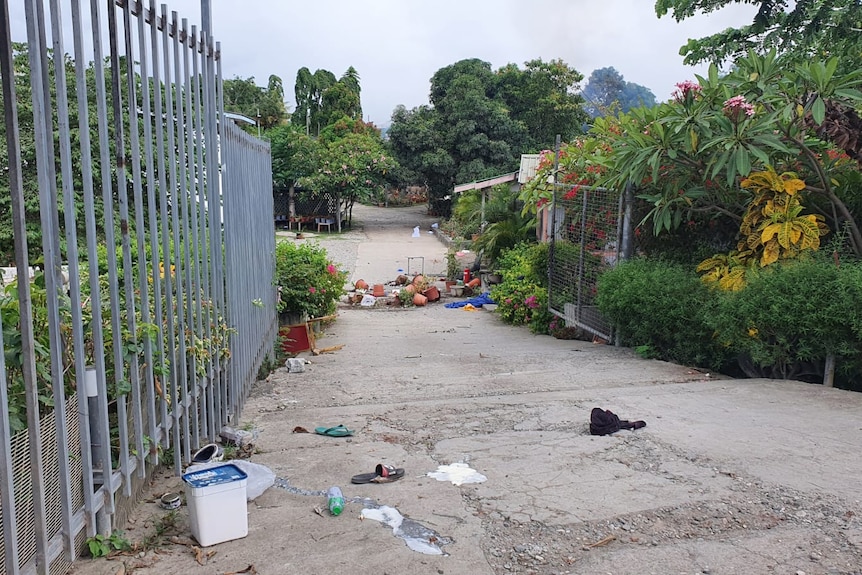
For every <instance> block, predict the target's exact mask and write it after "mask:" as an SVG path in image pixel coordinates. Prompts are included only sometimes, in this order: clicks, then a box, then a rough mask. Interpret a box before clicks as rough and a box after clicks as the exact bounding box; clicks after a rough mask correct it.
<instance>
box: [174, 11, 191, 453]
mask: <svg viewBox="0 0 862 575" xmlns="http://www.w3.org/2000/svg"><path fill="white" fill-rule="evenodd" d="M171 29H172V30H173V32H174V33H173V45H174V50H173V54H174V98H175V99H176V102H175V105H176V110H175V117H176V120H175V122H174V124H175V126H176V144H175V146H176V154H177V156H176V157H177V163H178V168H179V170H178V172H179V173H178V176H177V177H178V179H177V180H175V183H176V185H173V186H171V198H172V199H173V202H172V205H171V223H172V227H173V232H174V236H173V237H174V259H175V261H176V276H175V284H176V290H177V291H176V294H177V308H176V309H177V316H176V321H177V341H178V342H179V350H178V351H177V362H178V363H179V381H178V385H179V388H180V394H181V395H180V397H178V398H177V402H176V406H177V407H178V408H181V409H180V412H181V414H182V420H181V423H182V436H183V440H184V441H183V455H184V456H185V461H191V458H192V455H191V446H190V444H189V385H188V383H189V380H188V354H187V352H186V315H185V310H186V308H187V307H188V300H187V294H186V286H185V285H184V276H185V266H186V265H187V261H186V258H187V256H188V251H187V250H186V249H185V248H186V243H185V242H184V241H183V238H182V237H181V236H182V228H181V225H182V224H181V223H180V216H181V214H185V212H186V208H184V207H183V204H184V203H185V201H186V190H187V186H186V154H185V149H184V147H185V118H184V116H183V79H182V75H181V69H180V43H179V42H180V29H179V25H178V21H177V13H176V12H173V11H172V12H171ZM169 134H173V132H172V131H171V132H169Z"/></svg>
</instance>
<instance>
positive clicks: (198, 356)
mask: <svg viewBox="0 0 862 575" xmlns="http://www.w3.org/2000/svg"><path fill="white" fill-rule="evenodd" d="M202 12H203V13H204V22H205V25H206V27H207V28H209V24H208V22H209V15H208V12H209V4H208V0H204V1H203V2H202ZM66 38H70V40H67V39H66ZM220 64H221V59H220V47H219V45H218V44H216V43H215V42H214V41H213V39H212V38H211V36H210V35H209V33H208V32H207V31H204V30H199V29H198V28H197V27H196V26H191V27H189V25H188V23H187V21H186V20H185V19H182V20H180V19H179V18H178V16H177V14H176V12H169V11H168V8H167V7H166V6H165V5H161V6H159V7H158V8H157V7H156V5H155V3H154V2H152V1H150V2H149V5H145V4H142V3H140V2H130V1H128V0H116V1H115V0H91V1H90V2H89V3H86V2H82V1H81V0H14V1H13V0H0V76H2V88H3V91H2V108H3V115H4V124H3V126H2V128H0V129H2V131H3V137H2V138H0V148H2V152H0V158H2V157H3V156H5V158H6V164H5V170H3V171H2V173H0V194H2V197H0V260H2V261H0V265H4V266H8V268H5V269H7V270H8V275H7V274H4V280H3V284H2V285H0V321H2V326H0V332H2V339H0V345H2V350H0V352H2V353H0V379H2V381H0V450H2V452H0V519H2V541H3V545H2V547H0V573H8V574H18V573H26V574H29V573H40V574H41V573H64V572H65V571H66V570H67V568H68V566H69V565H70V564H71V562H72V561H73V560H74V559H75V558H76V555H77V554H78V553H79V552H80V550H81V549H82V547H83V544H84V542H85V541H86V539H87V538H89V537H93V536H95V535H97V534H102V535H106V534H108V533H110V532H111V531H112V529H114V528H116V527H119V526H120V524H121V523H122V522H123V517H124V514H125V513H126V512H127V510H128V508H129V505H130V503H129V502H130V501H133V499H134V497H135V496H136V494H137V493H138V491H139V489H140V488H141V486H142V485H143V484H144V482H145V479H146V477H147V476H148V474H149V473H150V472H151V471H152V470H153V469H154V468H155V467H156V466H158V465H160V464H167V465H170V466H171V467H172V468H173V469H174V470H175V471H176V472H177V473H179V472H180V471H181V469H182V466H183V464H184V463H186V462H188V461H189V459H190V458H191V454H192V453H193V452H194V451H195V450H196V449H197V448H198V447H200V446H201V445H202V444H203V443H206V442H207V441H208V440H210V439H212V438H214V437H215V436H216V435H217V434H218V432H219V430H220V429H221V427H222V426H224V425H228V424H230V423H232V422H234V421H235V419H236V418H237V417H238V415H239V413H240V410H241V409H242V406H243V403H244V400H245V398H246V396H247V394H248V391H249V388H250V386H251V384H252V383H253V382H254V380H255V376H256V374H257V371H258V369H259V368H260V366H261V364H262V362H263V361H264V360H265V358H266V356H267V355H268V354H270V353H271V352H272V350H273V345H274V343H275V338H276V333H277V319H276V312H275V297H276V295H275V290H274V288H273V283H272V278H273V270H274V255H273V253H274V248H275V245H274V230H273V223H272V222H273V220H272V213H273V205H272V201H273V200H272V172H271V160H270V153H269V145H268V144H267V143H265V142H262V141H260V140H258V139H256V138H253V137H252V136H249V135H248V134H246V133H244V132H242V131H241V130H240V129H239V128H237V127H236V126H235V125H233V124H232V123H230V122H229V121H226V120H225V117H224V115H223V104H222V97H221V65H220Z"/></svg>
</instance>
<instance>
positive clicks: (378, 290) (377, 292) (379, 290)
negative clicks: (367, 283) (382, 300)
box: [371, 284, 386, 297]
mask: <svg viewBox="0 0 862 575" xmlns="http://www.w3.org/2000/svg"><path fill="white" fill-rule="evenodd" d="M371 295H373V296H374V297H383V296H385V295H386V290H385V289H383V284H374V290H373V291H372V292H371Z"/></svg>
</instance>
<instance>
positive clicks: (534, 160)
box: [518, 154, 542, 184]
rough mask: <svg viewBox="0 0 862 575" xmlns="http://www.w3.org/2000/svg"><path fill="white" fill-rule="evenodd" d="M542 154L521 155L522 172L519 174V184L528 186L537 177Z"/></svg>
mask: <svg viewBox="0 0 862 575" xmlns="http://www.w3.org/2000/svg"><path fill="white" fill-rule="evenodd" d="M541 157H542V155H541V154H521V170H520V171H519V172H518V183H519V184H526V183H527V182H529V181H530V180H532V179H533V178H535V177H536V169H537V168H538V167H539V160H540V159H541Z"/></svg>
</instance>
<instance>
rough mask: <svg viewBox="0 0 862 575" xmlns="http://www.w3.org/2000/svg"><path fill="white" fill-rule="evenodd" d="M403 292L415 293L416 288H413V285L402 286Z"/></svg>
mask: <svg viewBox="0 0 862 575" xmlns="http://www.w3.org/2000/svg"><path fill="white" fill-rule="evenodd" d="M404 291H406V292H407V293H416V286H414V285H413V284H408V285H406V286H404Z"/></svg>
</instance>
